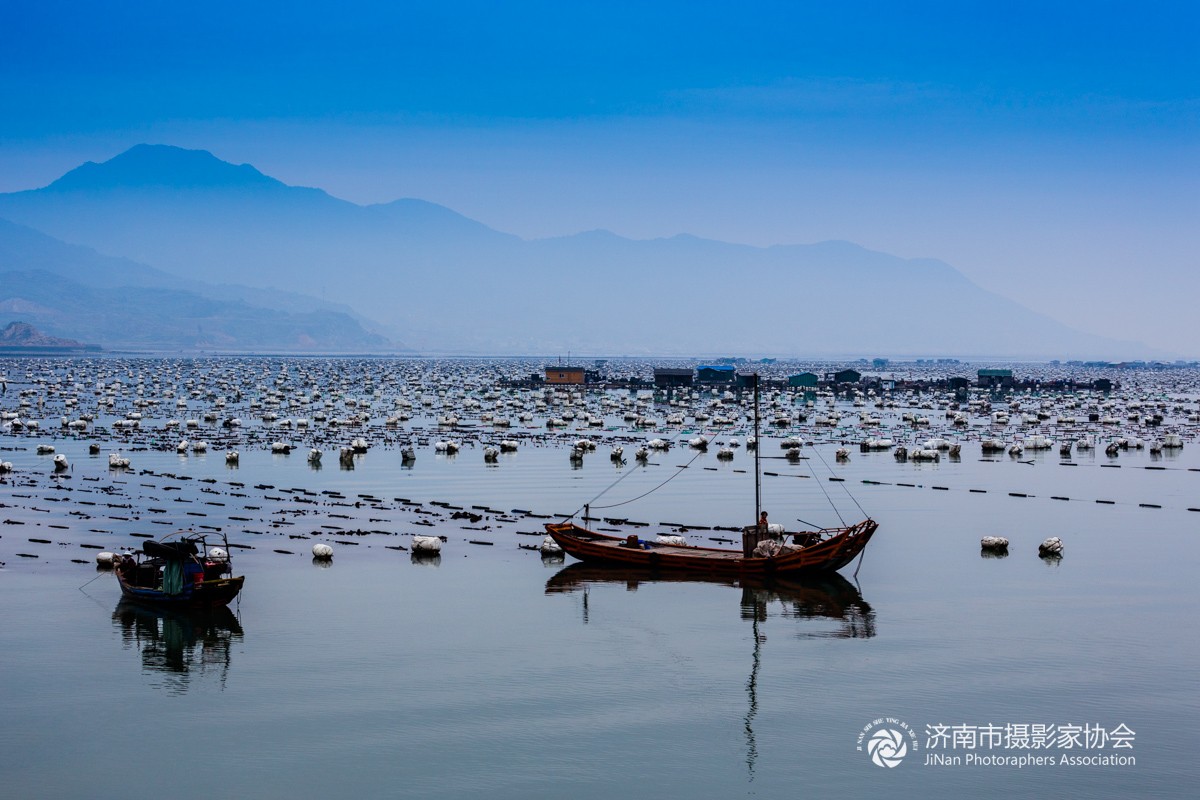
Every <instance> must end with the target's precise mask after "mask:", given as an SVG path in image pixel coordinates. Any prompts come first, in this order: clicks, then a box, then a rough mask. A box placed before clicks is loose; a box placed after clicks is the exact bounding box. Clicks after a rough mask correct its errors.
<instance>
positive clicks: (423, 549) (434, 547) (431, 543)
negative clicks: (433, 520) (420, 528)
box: [412, 533, 442, 553]
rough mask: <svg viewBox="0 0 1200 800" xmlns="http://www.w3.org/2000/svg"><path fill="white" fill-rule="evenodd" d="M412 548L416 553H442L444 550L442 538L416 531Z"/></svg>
mask: <svg viewBox="0 0 1200 800" xmlns="http://www.w3.org/2000/svg"><path fill="white" fill-rule="evenodd" d="M412 549H413V552H414V553H440V552H442V540H441V538H439V537H437V536H421V535H420V534H416V533H414V534H413V537H412Z"/></svg>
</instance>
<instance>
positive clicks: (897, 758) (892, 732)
mask: <svg viewBox="0 0 1200 800" xmlns="http://www.w3.org/2000/svg"><path fill="white" fill-rule="evenodd" d="M867 752H868V753H869V754H870V755H871V760H872V761H874V762H875V766H877V767H889V768H890V767H894V766H896V765H897V764H899V763H900V762H901V761H903V760H904V757H905V756H906V755H908V743H907V742H906V741H905V740H904V733H903V732H902V731H898V730H896V729H895V728H880V729H879V730H877V731H875V732H874V733H873V734H871V738H870V739H868V740H867Z"/></svg>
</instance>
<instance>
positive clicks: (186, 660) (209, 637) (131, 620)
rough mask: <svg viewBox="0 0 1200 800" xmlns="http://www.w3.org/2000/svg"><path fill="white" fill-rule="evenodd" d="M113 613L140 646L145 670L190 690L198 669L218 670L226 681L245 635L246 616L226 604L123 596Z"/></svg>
mask: <svg viewBox="0 0 1200 800" xmlns="http://www.w3.org/2000/svg"><path fill="white" fill-rule="evenodd" d="M112 618H113V626H114V627H116V628H117V629H118V630H119V631H120V633H121V639H122V641H123V642H124V644H125V646H126V647H128V648H134V649H137V650H138V651H139V652H140V654H141V657H142V670H143V672H146V673H148V674H160V675H162V676H163V677H164V678H165V679H166V682H167V684H168V688H170V689H171V690H172V691H174V692H177V693H183V692H186V691H187V689H188V686H189V683H190V681H191V679H192V677H193V676H194V675H200V676H204V675H210V674H215V675H216V679H217V681H218V682H219V683H220V684H221V686H224V684H225V679H226V677H227V676H228V673H229V664H230V660H231V655H232V652H233V645H234V643H235V642H239V641H241V639H242V625H241V622H239V621H238V618H237V616H236V615H235V614H234V613H233V612H232V611H230V610H229V608H228V607H226V606H218V607H216V608H203V609H199V608H197V609H189V608H167V607H155V606H148V605H144V604H142V603H136V602H132V601H130V600H127V599H122V600H121V602H119V603H117V607H116V609H115V610H114V611H113V615H112Z"/></svg>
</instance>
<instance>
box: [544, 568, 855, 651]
mask: <svg viewBox="0 0 1200 800" xmlns="http://www.w3.org/2000/svg"><path fill="white" fill-rule="evenodd" d="M652 583H711V584H717V585H722V586H729V587H732V588H736V589H741V591H742V597H741V614H742V619H747V620H753V621H759V622H761V621H764V620H766V618H767V616H768V614H769V612H770V610H771V609H772V607H773V606H776V605H778V608H777V610H776V613H777V615H778V616H780V617H784V618H793V619H822V618H824V619H832V620H839V621H840V623H841V624H840V625H839V626H838V627H837V628H836V629H834V630H832V631H824V632H816V631H813V632H805V633H801V634H800V635H801V636H802V637H803V638H826V637H828V638H847V639H850V638H861V639H867V638H870V637H872V636H874V635H875V611H874V609H872V608H871V606H870V604H869V603H867V601H866V600H864V599H863V597H862V594H861V593H860V592H859V591H858V589H857V588H856V587H855V586H854V584H852V583H850V581H848V580H846V579H845V578H843V577H842V576H841V575H838V574H837V573H834V572H822V573H813V574H811V575H809V574H805V575H803V576H797V577H786V578H785V577H781V576H760V575H749V576H746V575H743V576H737V577H733V576H730V577H720V576H703V575H696V574H694V573H690V572H664V571H657V570H647V569H636V568H625V569H622V568H620V567H612V566H597V565H593V564H588V563H586V562H580V563H576V564H571V565H570V566H569V567H565V568H563V569H561V570H559V571H558V572H556V573H555V574H554V575H552V576H551V577H550V579H549V580H548V581H546V594H558V593H564V592H577V591H584V590H586V588H587V587H588V586H589V585H603V584H624V585H625V588H626V589H627V590H628V591H631V592H632V591H637V589H638V587H639V586H640V585H642V584H652Z"/></svg>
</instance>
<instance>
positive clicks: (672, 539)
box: [654, 533, 687, 547]
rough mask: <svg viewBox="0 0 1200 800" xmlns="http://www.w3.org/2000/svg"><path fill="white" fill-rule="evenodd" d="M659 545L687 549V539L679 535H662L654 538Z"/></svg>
mask: <svg viewBox="0 0 1200 800" xmlns="http://www.w3.org/2000/svg"><path fill="white" fill-rule="evenodd" d="M654 541H655V543H657V544H670V545H675V546H677V547H687V539H685V538H684V537H682V536H680V535H679V534H677V533H660V534H659V535H658V536H655V537H654Z"/></svg>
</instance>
